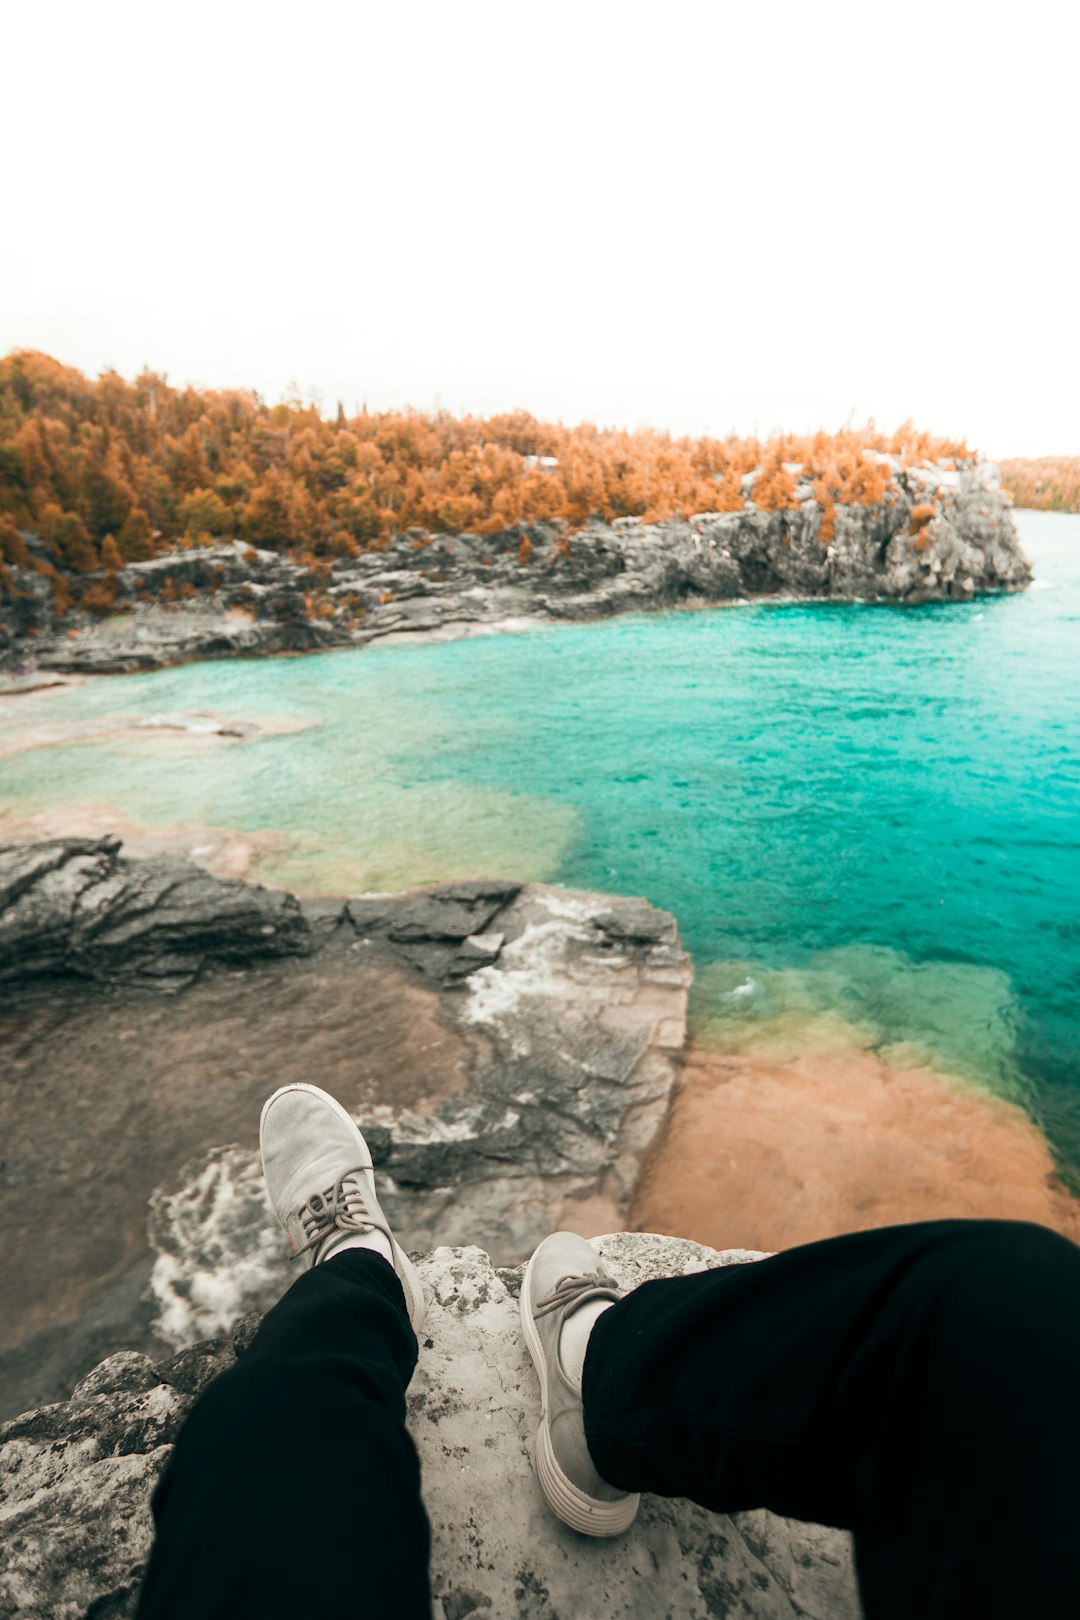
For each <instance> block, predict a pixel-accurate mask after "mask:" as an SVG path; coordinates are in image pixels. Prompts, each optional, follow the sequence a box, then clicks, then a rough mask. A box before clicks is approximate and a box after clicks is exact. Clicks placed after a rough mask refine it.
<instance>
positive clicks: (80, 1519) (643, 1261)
mask: <svg viewBox="0 0 1080 1620" xmlns="http://www.w3.org/2000/svg"><path fill="white" fill-rule="evenodd" d="M596 1246H597V1248H598V1250H599V1252H600V1254H601V1256H602V1258H603V1261H604V1264H605V1268H606V1269H608V1270H610V1271H611V1272H612V1273H613V1274H614V1275H615V1276H616V1277H617V1278H618V1279H619V1280H620V1281H621V1282H622V1283H623V1285H624V1286H626V1287H634V1286H636V1285H637V1284H638V1283H640V1282H644V1281H647V1280H648V1279H649V1278H650V1277H654V1276H672V1275H679V1274H682V1273H685V1272H693V1271H700V1270H702V1269H704V1268H709V1267H714V1266H722V1265H730V1264H739V1263H742V1262H746V1261H752V1260H753V1259H754V1258H756V1257H755V1256H753V1255H749V1254H746V1253H745V1252H740V1251H729V1252H727V1253H724V1254H718V1253H716V1252H714V1251H712V1250H709V1249H703V1248H701V1247H700V1246H699V1245H697V1244H694V1243H688V1242H685V1241H682V1240H680V1239H674V1238H659V1237H653V1236H649V1235H644V1236H643V1235H632V1234H626V1233H623V1234H619V1235H617V1236H614V1237H609V1238H601V1239H598V1240H597V1244H596ZM419 1268H420V1273H421V1277H422V1279H423V1282H424V1287H425V1291H426V1293H427V1296H428V1300H429V1308H428V1316H427V1321H426V1323H425V1329H424V1333H423V1336H422V1338H421V1348H420V1364H419V1367H418V1368H417V1371H416V1374H415V1376H414V1378H413V1381H412V1384H411V1386H410V1390H409V1399H408V1423H409V1428H410V1430H411V1432H412V1435H413V1437H414V1439H415V1441H416V1444H417V1447H418V1450H419V1453H420V1460H421V1468H422V1474H423V1490H424V1499H425V1502H426V1505H427V1510H428V1514H429V1517H430V1519H431V1527H432V1557H431V1575H432V1591H433V1596H434V1612H435V1615H436V1616H443V1617H445V1620H463V1617H465V1616H467V1615H489V1614H490V1615H491V1616H509V1615H517V1616H520V1617H529V1616H538V1617H539V1616H550V1615H552V1614H560V1615H575V1614H583V1613H590V1614H596V1615H608V1614H610V1615H615V1614H619V1615H626V1616H638V1615H640V1616H642V1617H646V1616H647V1617H648V1620H652V1617H653V1616H655V1615H657V1614H659V1613H664V1614H665V1615H667V1616H669V1617H670V1620H707V1617H710V1616H712V1617H715V1616H717V1615H722V1614H734V1613H736V1612H738V1613H739V1614H742V1615H745V1616H747V1617H748V1620H793V1617H795V1616H802V1617H804V1620H857V1617H858V1615H859V1605H858V1600H857V1597H856V1592H855V1583H854V1575H853V1570H852V1562H851V1552H850V1546H849V1542H848V1538H847V1536H845V1535H844V1534H842V1533H841V1532H839V1531H836V1530H828V1529H823V1528H821V1527H818V1526H814V1525H804V1524H799V1523H795V1522H793V1521H790V1520H785V1519H780V1518H777V1517H775V1516H774V1515H772V1514H769V1513H766V1512H765V1511H763V1510H758V1511H754V1512H747V1513H739V1514H735V1515H733V1516H731V1517H727V1516H723V1515H719V1514H712V1513H707V1512H706V1511H705V1510H704V1509H702V1508H699V1507H696V1506H694V1505H693V1504H691V1503H689V1502H680V1501H669V1500H667V1499H664V1498H660V1497H646V1498H644V1500H643V1502H642V1507H641V1512H640V1514H639V1516H638V1519H637V1521H636V1523H635V1524H634V1526H633V1527H632V1528H631V1530H630V1531H629V1532H628V1533H627V1534H626V1535H625V1536H623V1537H620V1538H618V1539H617V1540H614V1541H609V1542H604V1541H591V1540H589V1539H587V1538H586V1537H583V1536H579V1535H576V1534H575V1533H574V1532H573V1531H571V1530H568V1529H566V1528H565V1527H564V1526H563V1525H561V1524H560V1523H559V1522H558V1521H557V1520H556V1519H555V1518H553V1516H552V1515H551V1514H550V1513H549V1512H548V1510H547V1508H546V1506H545V1504H544V1501H543V1499H542V1497H541V1495H540V1491H539V1487H538V1486H537V1484H536V1480H535V1477H534V1475H533V1471H532V1464H531V1454H532V1447H533V1441H534V1435H535V1430H536V1425H537V1422H538V1419H539V1389H538V1385H537V1382H536V1378H535V1374H534V1372H533V1368H532V1364H531V1362H530V1360H529V1356H528V1352H527V1350H526V1349H525V1345H524V1341H523V1339H522V1337H521V1333H520V1327H519V1322H518V1307H517V1294H518V1292H519V1290H520V1286H521V1276H522V1271H521V1268H520V1267H518V1268H515V1269H514V1270H509V1271H498V1270H496V1269H494V1268H493V1266H492V1264H491V1261H490V1260H489V1259H488V1256H487V1255H486V1254H484V1253H483V1252H482V1251H481V1250H479V1249H475V1248H467V1249H447V1248H443V1249H438V1250H436V1251H435V1252H434V1253H432V1254H428V1255H425V1256H423V1257H422V1258H421V1259H420V1260H419ZM253 1327H254V1323H253V1322H252V1321H251V1320H250V1319H248V1320H245V1321H242V1322H240V1323H239V1324H238V1325H237V1328H236V1330H235V1332H234V1333H233V1334H232V1335H228V1336H220V1337H218V1338H215V1339H213V1340H210V1341H207V1342H204V1343H201V1344H199V1345H197V1346H195V1347H193V1348H192V1349H190V1350H188V1351H185V1352H182V1353H181V1354H180V1355H178V1356H176V1357H173V1358H172V1359H171V1360H168V1361H165V1362H158V1363H157V1364H155V1363H153V1362H151V1361H150V1359H149V1358H147V1357H145V1356H138V1355H133V1354H131V1353H130V1352H123V1353H121V1354H119V1355H115V1356H112V1357H110V1358H109V1359H108V1360H107V1361H106V1362H104V1363H102V1364H101V1365H100V1366H99V1367H97V1368H95V1370H94V1371H93V1372H92V1373H91V1374H90V1375H89V1376H88V1377H87V1378H85V1379H84V1380H83V1381H82V1382H81V1384H80V1385H79V1386H78V1388H77V1389H76V1390H75V1392H74V1393H73V1395H72V1397H71V1399H70V1400H69V1401H65V1402H61V1403H59V1404H57V1405H54V1406H48V1407H43V1408H41V1409H39V1410H37V1411H33V1412H28V1413H25V1414H23V1415H22V1416H21V1417H18V1418H16V1419H14V1420H13V1421H12V1422H9V1423H7V1424H4V1425H3V1426H2V1427H0V1482H2V1484H0V1517H2V1518H3V1522H4V1535H3V1543H2V1550H0V1616H2V1615H14V1614H23V1615H28V1616H35V1617H42V1620H44V1617H46V1616H49V1617H56V1620H61V1617H76V1616H86V1615H89V1614H94V1615H105V1614H108V1615H110V1616H113V1617H116V1620H120V1617H123V1616H129V1615H132V1614H134V1612H135V1604H136V1601H137V1596H138V1589H139V1583H140V1581H141V1578H142V1572H143V1569H144V1567H145V1562H146V1558H147V1554H148V1552H149V1547H150V1541H151V1534H152V1530H151V1519H150V1512H149V1498H150V1493H151V1491H152V1489H153V1486H154V1483H155V1481H156V1479H157V1477H158V1475H159V1473H160V1471H161V1469H162V1467H163V1466H164V1463H165V1461H166V1458H167V1457H168V1454H169V1448H170V1446H171V1444H172V1442H173V1441H174V1440H175V1438H176V1435H177V1433H178V1431H179V1428H180V1425H181V1423H182V1422H183V1419H184V1417H185V1415H186V1413H187V1412H188V1410H189V1409H190V1407H191V1404H192V1402H193V1400H194V1397H195V1395H196V1394H197V1393H198V1391H199V1390H200V1389H201V1388H203V1387H204V1386H205V1384H206V1383H208V1382H209V1381H210V1379H211V1378H212V1377H213V1376H214V1375H215V1374H216V1373H217V1372H219V1371H222V1370H224V1369H225V1368H226V1367H227V1366H229V1365H231V1363H232V1362H233V1360H234V1359H235V1356H236V1351H237V1347H240V1349H241V1353H242V1348H243V1347H244V1346H246V1344H247V1343H250V1339H251V1335H252V1331H253ZM302 1555H303V1554H302V1552H301V1551H300V1550H299V1549H298V1556H302Z"/></svg>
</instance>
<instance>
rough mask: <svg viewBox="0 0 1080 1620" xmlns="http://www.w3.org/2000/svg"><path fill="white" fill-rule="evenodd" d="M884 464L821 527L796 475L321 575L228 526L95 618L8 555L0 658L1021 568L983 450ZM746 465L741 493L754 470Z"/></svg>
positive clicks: (247, 640) (957, 577) (397, 549)
mask: <svg viewBox="0 0 1080 1620" xmlns="http://www.w3.org/2000/svg"><path fill="white" fill-rule="evenodd" d="M890 470H891V473H892V482H891V485H890V490H889V494H888V497H887V499H886V501H885V502H884V503H882V504H880V505H877V506H858V505H850V506H841V507H839V508H837V511H836V522H835V532H834V533H833V535H832V537H831V539H830V540H829V541H828V543H827V544H824V543H823V541H822V509H821V507H820V506H819V505H818V503H817V501H816V500H815V499H814V496H813V492H812V489H811V486H810V484H809V482H807V481H805V480H800V481H798V482H797V483H796V488H795V504H794V505H793V506H792V507H791V508H789V509H787V510H784V511H768V512H766V511H758V510H757V509H756V508H755V507H754V504H753V500H752V498H748V499H747V500H746V502H745V505H744V509H743V510H742V511H738V512H727V513H708V512H704V513H699V514H697V515H696V516H694V517H692V518H690V519H689V520H688V521H686V522H670V523H659V524H642V523H641V522H640V521H639V520H638V519H636V518H620V519H617V520H616V521H615V522H614V523H613V524H607V523H598V522H594V523H590V524H587V525H586V526H585V527H584V528H582V529H580V530H578V531H577V532H576V533H573V534H570V533H569V532H568V531H567V530H566V529H565V526H560V525H555V524H540V525H535V526H532V527H529V528H522V527H517V528H513V529H509V530H506V531H505V532H504V533H502V534H499V535H494V536H486V537H479V536H476V535H469V534H456V535H435V536H427V535H420V536H418V535H413V534H406V535H403V536H401V537H400V538H399V539H398V540H397V541H395V542H394V543H393V544H392V545H390V546H388V547H387V548H386V549H384V550H379V551H372V552H366V553H364V554H363V555H361V556H359V557H356V558H343V559H339V560H338V561H336V562H335V563H334V564H333V567H332V569H331V570H330V571H329V574H328V575H327V576H325V577H324V574H323V573H316V572H313V571H312V570H311V569H309V568H307V567H305V566H304V565H301V564H298V563H295V562H291V561H289V560H288V559H287V558H284V557H281V556H279V555H277V554H276V553H274V552H269V551H258V550H254V549H252V548H251V547H249V546H245V545H243V544H241V543H240V542H236V543H233V544H229V545H218V546H214V547H211V548H208V549H205V550H190V551H184V550H179V551H176V552H173V553H169V554H167V555H163V556H160V557H155V558H153V559H152V560H151V561H149V562H142V563H135V564H131V565H130V566H128V567H127V568H125V569H123V570H122V571H121V573H120V574H119V575H118V576H117V591H118V595H117V601H116V607H117V612H116V613H115V614H114V615H113V616H111V617H110V618H108V619H106V620H104V621H100V620H96V619H92V618H91V617H89V616H88V615H86V614H80V613H74V614H69V615H68V616H67V617H66V618H65V619H64V620H63V622H62V624H59V623H57V621H56V620H55V617H54V615H53V610H52V606H51V603H52V596H51V594H50V590H49V587H48V582H47V580H45V579H43V578H42V577H41V576H40V575H38V574H35V573H34V572H32V571H31V570H29V569H25V568H24V569H19V568H12V569H11V570H10V571H9V572H10V577H11V581H12V584H13V586H14V592H13V591H12V590H8V589H6V588H5V587H4V586H3V585H2V584H0V667H3V666H4V665H6V666H7V667H8V668H11V669H15V670H16V674H17V677H18V671H19V670H20V669H21V668H22V666H23V665H26V664H31V665H33V666H34V667H36V668H40V669H45V670H67V671H87V672H94V671H99V672H109V671H124V670H134V669H149V668H156V667H160V666H162V665H165V664H171V663H179V662H183V661H184V660H186V659H192V658H220V657H229V656H234V655H252V654H264V655H268V654H274V653H281V652H308V651H314V650H317V649H319V648H326V647H338V646H364V645H366V644H367V643H368V642H370V641H373V640H375V639H377V638H381V637H386V636H393V635H415V634H426V635H460V634H469V633H472V634H476V633H483V632H485V631H491V630H495V629H499V628H503V627H506V626H507V625H511V626H512V625H513V624H514V623H516V622H521V621H526V622H527V621H529V620H533V619H543V620H559V619H585V618H594V617H597V616H602V615H607V614H613V613H620V612H625V611H628V610H645V609H651V608H663V607H672V606H677V605H679V604H682V603H686V602H697V603H705V602H725V601H733V600H738V599H741V598H746V597H755V596H779V597H791V596H796V597H811V598H815V597H822V598H829V599H833V600H845V599H851V598H860V599H867V600H876V599H883V600H889V601H902V602H927V601H942V600H953V599H958V600H965V599H968V598H970V597H972V596H974V595H975V594H976V593H978V592H982V591H1016V590H1023V589H1024V587H1025V586H1026V585H1027V584H1028V583H1029V582H1030V579H1031V569H1030V567H1029V565H1028V563H1027V561H1026V559H1025V558H1024V556H1023V553H1022V551H1021V549H1020V545H1019V541H1018V538H1017V534H1016V527H1015V524H1014V523H1013V520H1012V515H1011V512H1010V510H1009V507H1008V502H1007V500H1006V498H1005V497H1004V496H1003V495H1002V492H1001V490H1000V488H999V486H998V477H997V469H996V468H995V467H993V466H992V465H991V464H989V463H976V464H974V465H972V466H970V467H968V468H966V469H965V470H962V471H959V472H954V471H943V470H942V469H941V468H938V467H936V466H932V465H929V464H928V465H926V466H923V467H918V468H913V467H909V468H904V469H901V468H900V467H899V465H898V464H897V465H896V466H894V467H892V468H891V469H890ZM745 482H746V484H747V486H748V488H747V494H748V497H752V488H753V477H752V476H751V477H750V478H749V479H747V480H746V481H745ZM523 540H526V541H528V547H527V548H523V546H522V542H523ZM523 551H526V552H527V557H526V558H525V560H523V558H522V553H523ZM163 599H168V601H169V605H168V606H166V605H162V603H163ZM18 678H21V677H18Z"/></svg>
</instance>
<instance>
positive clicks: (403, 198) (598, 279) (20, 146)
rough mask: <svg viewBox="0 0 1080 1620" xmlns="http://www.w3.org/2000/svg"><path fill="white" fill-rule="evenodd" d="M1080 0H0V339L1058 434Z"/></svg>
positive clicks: (466, 386) (234, 371)
mask: <svg viewBox="0 0 1080 1620" xmlns="http://www.w3.org/2000/svg"><path fill="white" fill-rule="evenodd" d="M1078 15H1080V8H1078V7H1077V6H1076V4H1075V3H1068V4H1062V3H1056V4H1054V5H1050V4H1047V3H1044V0H1025V3H1020V0H1014V3H1012V4H1009V5H1007V6H1002V5H1000V4H995V0H979V3H975V4H969V3H966V0H936V3H935V4H923V3H921V0H914V3H911V4H905V5H903V6H892V5H873V4H868V3H867V0H859V3H858V4H847V3H844V4H839V3H836V0H817V3H813V4H811V3H808V0H799V3H797V4H788V3H784V0H779V3H775V0H774V3H772V4H769V3H767V0H740V3H738V4H730V3H726V0H712V3H707V4H693V3H685V0H650V3H649V4H646V5H642V4H638V3H637V0H615V3H609V0H574V3H572V4H564V3H562V0H556V3H549V4H547V5H537V4H535V3H533V4H528V5H526V4H515V3H514V0H498V3H494V4H487V3H480V0H459V3H457V4H454V3H453V0H441V3H439V4H428V3H422V4H420V3H409V0H381V3H379V4H377V5H376V4H369V3H367V0H351V3H349V4H344V5H342V4H331V3H325V0H293V3H291V4H288V5H283V4H279V3H277V0H260V3H258V4H247V3H236V0H216V3H214V4H204V3H203V0H189V3H186V4H183V5H181V4H177V3H172V4H169V3H161V0H156V3H155V0H150V3H147V0H139V3H138V4H118V3H115V0H102V3H99V4H95V5H87V4H86V3H85V0H79V3H78V4H69V3H66V0H64V3H49V0H40V3H39V4H36V5H31V4H29V3H28V0H21V3H19V0H16V3H15V4H13V5H12V6H11V7H9V8H8V11H7V14H6V21H5V28H4V34H5V41H4V45H5V49H4V55H5V58H6V70H5V75H4V81H5V83H4V95H3V104H2V109H0V120H2V124H3V126H4V128H5V143H4V144H5V152H6V162H5V165H4V183H3V199H2V205H0V206H2V211H3V212H2V218H3V222H4V238H5V240H4V241H3V242H2V243H0V353H3V352H6V351H7V350H8V349H10V348H13V347H16V346H18V347H24V346H28V347H33V348H39V349H44V350H46V351H48V352H50V353H52V354H54V355H56V356H57V357H58V358H59V359H61V360H63V361H65V362H66V363H67V364H70V365H75V366H78V367H80V368H81V369H83V370H84V371H87V372H89V373H91V374H95V375H96V374H97V373H98V372H99V371H100V370H102V369H103V368H104V367H106V366H113V367H115V368H116V369H117V370H118V371H120V372H122V373H123V374H124V375H125V376H133V375H134V374H135V373H136V372H138V371H139V370H140V369H141V367H142V366H143V365H144V364H148V365H149V366H151V367H152V368H154V369H156V370H159V371H164V372H166V373H167V374H168V376H169V378H170V380H171V381H172V382H174V383H186V382H194V383H197V384H200V385H204V386H211V387H219V386H220V387H252V388H257V389H258V390H259V391H260V392H261V393H262V394H263V395H264V397H266V398H267V399H269V400H277V399H280V398H282V397H285V396H286V395H287V394H288V393H289V392H290V391H291V386H292V385H293V384H295V385H297V387H298V389H299V391H300V392H301V393H302V394H313V395H314V396H315V397H316V398H318V399H320V400H321V402H322V405H323V408H324V409H327V410H333V409H334V408H335V406H336V402H337V400H338V399H341V400H343V401H344V403H345V406H346V409H348V410H351V409H353V407H354V406H356V405H358V404H360V403H361V402H364V401H366V402H367V404H368V405H369V406H370V407H372V408H378V407H387V406H397V405H403V404H406V403H408V404H412V405H415V406H418V407H421V408H423V409H431V408H432V407H438V406H442V407H445V408H446V409H449V410H452V411H463V410H468V411H475V412H482V413H485V414H486V413H490V412H492V411H496V410H503V409H509V408H512V407H514V406H523V407H525V408H527V409H529V410H531V411H533V412H534V413H535V414H536V415H538V416H541V417H550V418H561V419H562V420H564V421H567V422H573V421H579V420H583V419H587V420H592V421H595V422H598V423H602V424H608V423H615V424H624V425H628V426H636V425H638V424H642V423H652V424H654V425H656V426H660V427H665V428H669V429H671V430H673V431H676V432H695V433H697V432H714V433H726V432H728V431H729V430H731V429H732V428H734V429H735V430H737V431H740V432H754V431H759V432H762V433H765V432H768V431H769V430H771V429H773V428H777V427H779V428H785V429H791V430H796V431H801V430H804V429H812V428H815V427H817V426H819V425H822V426H825V427H830V428H831V427H836V426H838V425H840V424H841V423H842V422H843V421H844V420H845V419H847V418H848V417H849V416H852V415H853V416H854V419H855V420H856V421H864V420H866V419H867V418H868V417H871V416H873V417H874V418H876V420H877V421H878V422H879V423H881V424H883V425H885V426H894V425H896V424H898V423H899V422H900V421H902V420H903V419H904V418H905V417H908V416H910V417H912V418H914V419H915V420H916V421H917V422H918V423H920V424H923V425H925V426H927V427H930V428H932V429H934V430H936V431H940V432H946V433H955V434H964V435H966V436H967V437H968V438H969V440H970V441H971V442H973V443H974V444H976V445H978V446H979V447H980V448H981V449H982V450H983V451H984V452H986V453H988V454H990V455H994V456H1004V455H1008V454H1021V455H1025V454H1026V455H1037V454H1073V455H1077V454H1080V376H1078V373H1080V320H1078V303H1080V300H1078V296H1077V289H1078V286H1080V255H1078V252H1077V249H1078V245H1080V241H1078V207H1077V194H1078V187H1080V134H1078V130H1080V114H1078V94H1077V87H1078V82H1080V25H1078V22H1077V17H1078Z"/></svg>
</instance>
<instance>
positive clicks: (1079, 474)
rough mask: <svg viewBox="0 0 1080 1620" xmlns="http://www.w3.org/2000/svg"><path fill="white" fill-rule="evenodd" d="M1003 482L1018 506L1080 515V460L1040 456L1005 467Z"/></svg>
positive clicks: (1007, 462) (1002, 464)
mask: <svg viewBox="0 0 1080 1620" xmlns="http://www.w3.org/2000/svg"><path fill="white" fill-rule="evenodd" d="M1001 479H1002V483H1004V484H1005V485H1006V486H1007V488H1008V489H1009V491H1010V492H1011V494H1012V498H1013V501H1014V502H1015V504H1016V505H1017V506H1034V507H1037V508H1039V509H1040V510H1042V511H1044V512H1080V456H1039V457H1036V458H1035V459H1034V460H1025V459H1023V458H1019V459H1017V460H1015V461H1003V462H1002V463H1001Z"/></svg>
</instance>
